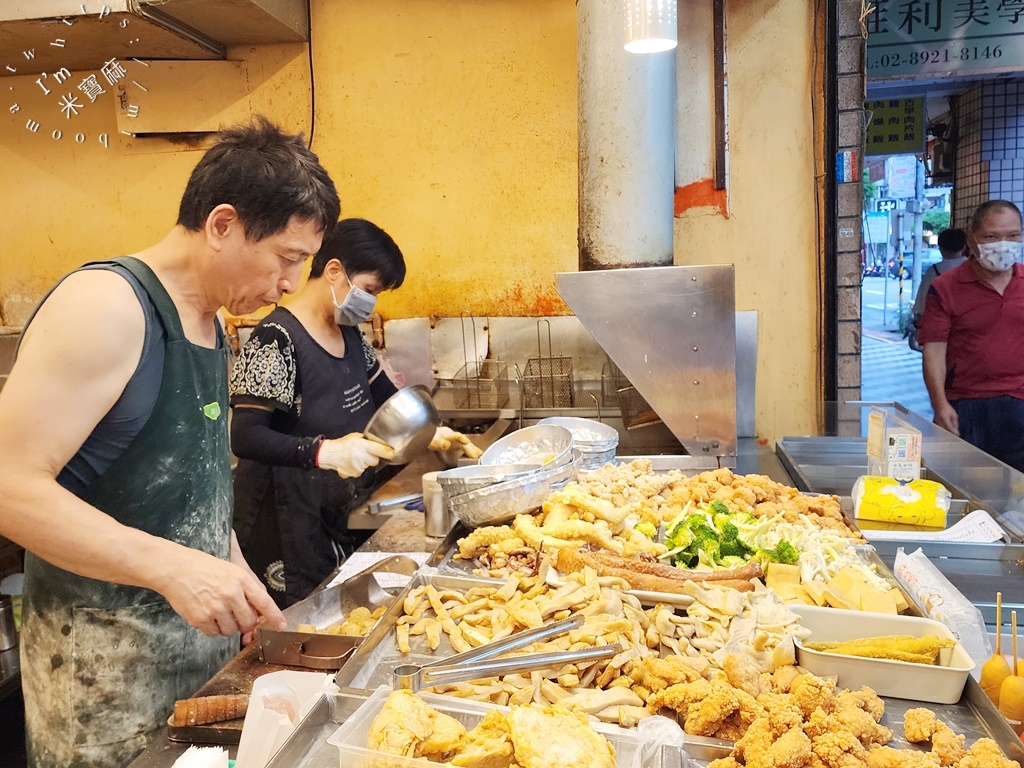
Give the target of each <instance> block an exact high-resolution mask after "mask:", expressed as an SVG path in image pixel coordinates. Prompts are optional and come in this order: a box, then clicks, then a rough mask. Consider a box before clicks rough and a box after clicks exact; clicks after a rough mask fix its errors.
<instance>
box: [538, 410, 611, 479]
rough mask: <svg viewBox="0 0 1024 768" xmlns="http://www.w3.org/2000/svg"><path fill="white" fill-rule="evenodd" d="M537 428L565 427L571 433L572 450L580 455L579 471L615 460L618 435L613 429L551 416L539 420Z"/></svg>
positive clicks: (586, 421) (604, 425)
mask: <svg viewBox="0 0 1024 768" xmlns="http://www.w3.org/2000/svg"><path fill="white" fill-rule="evenodd" d="M537 426H558V427H565V428H566V429H568V430H569V431H570V432H572V444H573V448H574V449H575V450H576V451H578V452H579V453H580V462H579V471H580V472H589V471H590V470H592V469H598V468H599V467H603V466H604V465H605V464H607V463H608V462H610V461H614V460H615V449H616V448H617V447H618V445H619V433H618V430H616V429H615V427H610V426H608V425H607V424H602V423H601V422H600V421H592V420H591V419H577V418H570V417H566V416H552V417H551V418H547V419H541V420H540V421H539V422H537Z"/></svg>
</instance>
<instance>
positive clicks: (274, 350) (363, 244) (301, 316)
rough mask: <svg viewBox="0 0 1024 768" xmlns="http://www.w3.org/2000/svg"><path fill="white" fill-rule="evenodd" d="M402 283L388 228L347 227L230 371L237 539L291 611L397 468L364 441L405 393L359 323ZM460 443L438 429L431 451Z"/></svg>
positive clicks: (354, 535) (337, 556)
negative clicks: (376, 418) (351, 517)
mask: <svg viewBox="0 0 1024 768" xmlns="http://www.w3.org/2000/svg"><path fill="white" fill-rule="evenodd" d="M404 279H405V261H404V259H403V257H402V252H401V251H400V250H399V248H398V246H397V245H396V244H395V242H394V240H392V239H391V237H390V236H389V235H388V234H387V233H386V232H384V230H382V229H381V228H380V227H378V226H376V225H375V224H372V223H371V222H369V221H365V220H363V219H345V220H343V221H340V222H338V225H337V226H336V227H335V228H334V231H333V232H332V233H331V234H330V235H329V236H328V237H327V238H325V240H324V244H323V246H322V247H321V249H320V252H319V253H318V254H317V255H316V257H315V258H314V259H313V264H312V267H311V268H310V275H309V282H308V283H307V284H306V286H305V287H303V289H302V290H301V291H300V292H299V293H298V294H297V295H296V297H295V298H294V299H293V300H292V301H291V302H290V303H289V304H288V306H287V307H278V308H277V309H275V310H274V311H273V312H271V313H270V314H269V315H267V317H266V318H264V319H263V321H262V322H261V323H260V324H259V325H258V326H257V327H256V328H254V329H253V332H252V335H251V336H250V337H249V340H248V341H247V342H246V344H245V346H244V347H243V348H242V351H241V354H240V357H239V359H238V361H237V362H236V363H235V367H234V370H233V371H232V374H231V405H232V408H233V411H232V425H231V447H232V450H233V451H234V453H235V455H236V456H238V459H239V461H238V467H237V469H236V470H235V531H236V532H237V534H238V541H239V544H240V546H241V548H242V552H243V554H244V555H245V558H246V560H247V561H248V562H249V563H250V565H251V566H252V567H253V569H254V570H255V572H256V573H257V574H258V575H259V576H260V578H261V579H262V580H263V582H264V584H266V585H267V587H268V589H269V591H270V594H271V596H273V598H274V599H275V600H276V601H277V603H278V605H280V606H281V607H282V608H284V607H287V606H288V605H291V604H292V603H294V602H296V601H298V600H301V599H302V598H304V597H306V596H307V595H308V594H309V593H310V592H311V591H312V590H313V589H314V588H316V587H317V586H318V585H319V584H320V583H321V582H323V580H324V579H325V578H326V577H327V576H328V575H330V573H331V572H332V571H333V570H334V569H335V568H337V566H338V565H339V563H340V561H341V560H342V559H343V558H344V557H345V556H347V555H348V554H350V553H351V552H352V551H353V550H354V549H356V548H357V547H358V546H359V545H360V544H362V543H363V542H364V541H365V539H366V538H367V537H368V536H369V533H370V532H366V533H365V534H362V535H361V534H360V532H355V531H349V530H348V526H347V519H348V514H349V512H350V511H352V510H353V509H354V508H356V507H357V506H359V505H360V504H362V503H364V502H365V501H366V500H367V499H368V498H369V497H370V495H371V494H372V493H373V491H374V490H375V489H376V488H378V487H379V486H380V485H381V484H382V483H383V482H385V481H386V480H388V479H389V478H390V477H392V476H394V474H396V473H397V471H398V470H399V467H394V466H386V465H385V466H379V462H380V459H382V458H384V459H388V458H390V457H391V456H393V455H394V454H393V451H392V450H391V449H390V448H389V447H387V446H384V445H380V444H379V443H375V442H372V441H370V440H366V439H365V438H363V436H362V433H363V428H364V427H365V426H366V424H367V422H368V421H369V420H370V417H371V416H372V415H373V414H374V412H375V411H376V410H377V408H378V407H380V406H381V405H382V404H383V403H384V401H385V400H387V399H388V398H389V397H391V395H393V394H394V393H395V392H397V391H398V390H397V388H396V387H395V385H394V384H393V383H392V382H391V380H390V379H389V378H388V376H387V374H386V373H385V372H384V371H383V369H382V368H381V365H380V362H379V361H378V359H377V355H376V354H375V353H374V351H373V349H372V348H371V347H370V345H369V344H368V343H367V342H366V340H365V339H364V338H363V336H362V334H361V333H360V332H359V329H358V328H357V327H356V326H358V324H359V323H361V322H365V321H366V320H368V319H369V317H370V315H371V314H372V313H373V310H374V306H375V303H376V297H377V295H378V294H379V293H381V292H382V291H386V290H392V289H395V288H398V287H399V286H400V285H401V284H402V281H403V280H404ZM452 442H456V443H458V444H461V445H464V446H465V445H469V441H468V439H467V438H466V437H465V436H464V435H461V434H459V433H457V432H454V431H453V430H450V429H448V428H446V427H441V428H440V429H439V430H438V432H437V435H436V437H435V440H434V442H432V443H431V447H432V448H433V449H434V450H447V449H448V448H449V447H450V446H451V443H452ZM325 470H326V471H325Z"/></svg>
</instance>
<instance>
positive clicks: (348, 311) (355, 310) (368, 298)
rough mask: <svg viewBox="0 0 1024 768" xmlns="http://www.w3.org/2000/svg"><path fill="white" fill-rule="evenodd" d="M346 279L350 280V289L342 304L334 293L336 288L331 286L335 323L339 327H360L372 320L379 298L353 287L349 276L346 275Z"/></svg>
mask: <svg viewBox="0 0 1024 768" xmlns="http://www.w3.org/2000/svg"><path fill="white" fill-rule="evenodd" d="M345 279H346V280H348V285H349V289H348V294H347V295H346V296H345V298H344V299H343V300H342V302H341V304H339V303H338V297H337V295H336V294H335V293H334V286H333V285H332V286H331V302H332V303H333V304H334V322H336V323H337V324H338V325H359V324H360V323H365V322H366V321H367V320H369V319H370V315H372V314H373V309H374V307H376V306H377V297H376V296H374V295H373V294H372V293H367V292H366V291H364V290H363V289H362V288H357V287H356V286H355V285H353V284H352V281H351V280H349V278H348V275H345Z"/></svg>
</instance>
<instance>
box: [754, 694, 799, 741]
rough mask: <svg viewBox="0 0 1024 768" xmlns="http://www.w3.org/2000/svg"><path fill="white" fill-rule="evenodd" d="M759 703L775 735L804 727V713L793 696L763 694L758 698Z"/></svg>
mask: <svg viewBox="0 0 1024 768" xmlns="http://www.w3.org/2000/svg"><path fill="white" fill-rule="evenodd" d="M757 703H758V704H760V705H761V706H762V707H763V708H764V710H765V713H766V716H767V718H768V719H769V720H770V721H771V724H772V731H773V732H774V733H775V734H782V733H785V732H786V731H788V730H789V729H790V728H801V727H803V724H804V713H803V712H802V711H801V710H800V707H799V706H798V705H797V703H796V702H795V701H794V700H793V697H792V696H787V695H786V694H783V693H762V694H761V695H760V696H758V697H757Z"/></svg>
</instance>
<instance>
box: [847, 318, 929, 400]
mask: <svg viewBox="0 0 1024 768" xmlns="http://www.w3.org/2000/svg"><path fill="white" fill-rule="evenodd" d="M868 333H869V331H867V330H866V329H865V332H864V335H863V336H862V337H861V347H860V376H861V385H860V396H861V400H868V401H872V402H875V401H877V402H885V403H890V402H896V403H900V404H901V405H903V406H905V407H906V408H907V409H908V410H911V411H913V412H914V413H917V414H919V415H921V416H923V417H924V418H926V419H931V418H932V415H933V414H932V405H931V401H930V400H929V399H928V390H927V389H925V386H924V378H923V377H922V376H921V353H920V352H915V351H914V350H912V349H911V348H910V347H909V346H908V345H907V342H906V339H903V338H900V337H899V335H898V334H896V335H895V337H894V338H893V337H892V335H891V334H880V333H873V334H872V335H868ZM887 336H888V338H887Z"/></svg>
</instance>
